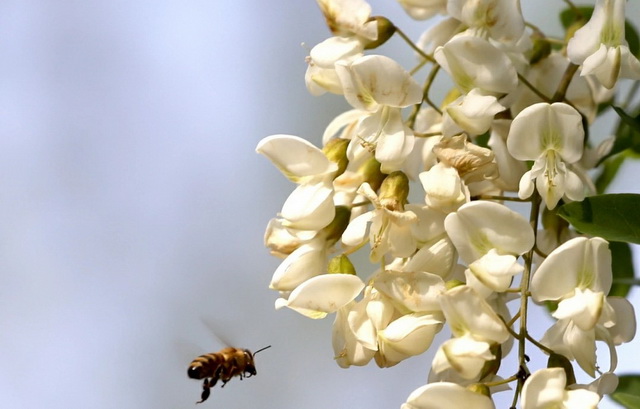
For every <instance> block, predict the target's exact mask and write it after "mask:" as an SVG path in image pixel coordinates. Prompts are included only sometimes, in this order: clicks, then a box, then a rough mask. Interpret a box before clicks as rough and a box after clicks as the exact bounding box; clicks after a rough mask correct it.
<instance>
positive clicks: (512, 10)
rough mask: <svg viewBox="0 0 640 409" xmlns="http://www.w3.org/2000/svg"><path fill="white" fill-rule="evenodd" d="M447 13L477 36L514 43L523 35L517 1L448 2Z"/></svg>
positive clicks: (521, 19)
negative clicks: (486, 35)
mask: <svg viewBox="0 0 640 409" xmlns="http://www.w3.org/2000/svg"><path fill="white" fill-rule="evenodd" d="M447 12H448V13H449V15H450V16H451V17H455V18H456V19H458V20H460V21H462V22H463V23H465V24H466V25H467V26H469V27H471V29H472V30H473V32H474V33H475V34H477V35H478V36H484V35H485V33H486V34H488V35H489V36H490V37H491V38H493V39H494V40H498V41H504V42H511V43H515V42H516V41H518V40H519V39H520V37H521V36H522V34H523V33H524V19H523V17H522V12H521V11H520V1H519V0H449V2H448V3H447Z"/></svg>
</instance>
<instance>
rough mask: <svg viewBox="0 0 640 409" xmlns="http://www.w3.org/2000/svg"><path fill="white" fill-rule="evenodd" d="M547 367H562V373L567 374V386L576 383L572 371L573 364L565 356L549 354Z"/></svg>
mask: <svg viewBox="0 0 640 409" xmlns="http://www.w3.org/2000/svg"><path fill="white" fill-rule="evenodd" d="M547 368H562V369H564V373H565V374H566V375H567V386H570V385H573V384H574V383H576V375H575V373H574V372H573V366H572V365H571V361H569V360H568V359H567V357H566V356H564V355H560V354H556V353H553V354H551V355H549V360H548V361H547Z"/></svg>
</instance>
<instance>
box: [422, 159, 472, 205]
mask: <svg viewBox="0 0 640 409" xmlns="http://www.w3.org/2000/svg"><path fill="white" fill-rule="evenodd" d="M418 177H419V178H420V182H421V183H422V187H423V188H424V191H425V193H426V195H425V202H426V203H427V205H428V206H429V207H431V208H433V209H437V210H440V211H442V212H447V213H448V212H452V211H455V210H456V209H457V208H458V207H460V206H461V205H462V204H464V203H466V202H467V201H468V200H469V189H468V188H467V186H466V185H465V184H464V182H463V181H462V179H461V178H460V175H459V174H458V171H457V170H456V168H454V167H451V166H449V165H447V164H445V163H443V162H440V163H438V164H436V165H435V166H433V167H431V169H429V170H428V171H426V172H422V173H420V175H418Z"/></svg>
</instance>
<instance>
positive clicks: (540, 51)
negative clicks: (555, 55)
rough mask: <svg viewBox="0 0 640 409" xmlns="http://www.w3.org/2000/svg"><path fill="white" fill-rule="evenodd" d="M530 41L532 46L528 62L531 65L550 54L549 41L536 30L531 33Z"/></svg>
mask: <svg viewBox="0 0 640 409" xmlns="http://www.w3.org/2000/svg"><path fill="white" fill-rule="evenodd" d="M531 41H532V42H533V47H532V48H531V52H530V55H529V64H531V65H533V64H535V63H537V62H538V61H540V60H542V59H544V58H546V57H547V56H548V55H549V54H551V43H550V42H549V40H547V39H546V38H545V37H544V36H543V35H542V34H541V33H539V32H537V31H534V32H533V34H532V35H531Z"/></svg>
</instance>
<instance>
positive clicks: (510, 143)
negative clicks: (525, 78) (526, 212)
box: [507, 102, 584, 209]
mask: <svg viewBox="0 0 640 409" xmlns="http://www.w3.org/2000/svg"><path fill="white" fill-rule="evenodd" d="M583 140H584V130H583V128H582V119H581V117H580V113H578V111H576V110H575V109H574V108H572V107H571V106H570V105H567V104H565V103H555V104H547V103H544V102H541V103H538V104H534V105H531V106H529V107H528V108H526V109H524V110H522V112H520V113H519V114H518V116H517V117H516V118H515V119H514V120H513V123H512V124H511V130H510V131H509V136H508V137H507V148H508V149H509V152H510V153H511V155H512V156H513V157H514V158H516V159H519V160H523V161H525V160H532V161H535V162H534V164H533V167H532V168H531V170H530V171H528V172H527V173H525V174H524V175H523V176H522V179H521V180H520V190H519V191H518V196H519V197H520V198H521V199H524V198H527V197H529V196H531V194H532V193H533V189H534V187H535V188H537V190H538V193H539V194H540V196H542V199H543V200H544V202H545V204H546V205H547V207H548V208H549V209H553V208H554V207H556V205H557V204H558V202H559V201H560V199H561V198H562V197H563V196H566V197H567V198H568V199H571V200H582V199H583V198H584V186H583V184H582V182H581V181H580V178H579V177H578V175H576V173H575V172H573V171H572V170H571V169H569V167H568V166H567V165H570V164H572V163H574V162H577V161H578V160H579V159H580V158H581V157H582V150H583ZM534 180H535V185H534V183H533V181H534Z"/></svg>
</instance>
